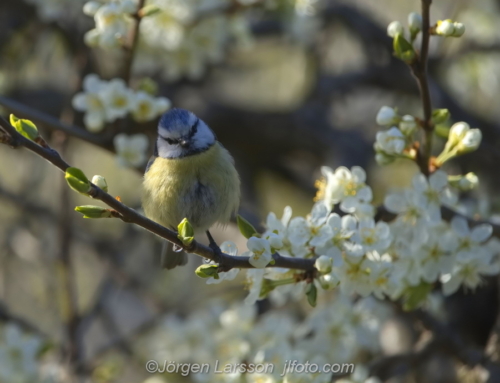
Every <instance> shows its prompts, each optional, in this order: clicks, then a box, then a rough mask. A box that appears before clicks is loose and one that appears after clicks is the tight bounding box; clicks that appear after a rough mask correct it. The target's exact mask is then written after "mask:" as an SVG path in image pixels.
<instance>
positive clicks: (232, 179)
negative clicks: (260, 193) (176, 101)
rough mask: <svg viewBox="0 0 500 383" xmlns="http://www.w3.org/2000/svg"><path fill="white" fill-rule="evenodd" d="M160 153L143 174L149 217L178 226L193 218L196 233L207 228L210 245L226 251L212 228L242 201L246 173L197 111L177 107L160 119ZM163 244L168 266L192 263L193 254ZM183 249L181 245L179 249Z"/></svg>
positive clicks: (164, 261) (156, 150)
mask: <svg viewBox="0 0 500 383" xmlns="http://www.w3.org/2000/svg"><path fill="white" fill-rule="evenodd" d="M157 133H158V135H157V138H156V141H155V146H154V153H153V155H152V157H151V158H150V160H149V162H148V164H147V166H146V171H145V173H144V178H143V193H142V207H143V210H144V213H145V215H146V217H148V218H149V219H151V220H153V221H155V222H157V223H159V224H160V225H163V226H165V227H168V228H170V229H172V230H177V226H178V224H179V223H180V222H181V221H182V220H183V219H184V218H187V219H188V221H189V222H190V224H191V225H192V226H193V229H194V231H195V236H196V235H197V234H199V233H202V232H205V233H206V235H207V237H208V239H209V242H210V247H212V248H213V249H214V250H215V251H220V248H218V246H217V244H216V243H215V241H214V239H213V237H212V236H211V234H210V232H209V228H210V227H211V226H212V225H213V224H215V223H220V224H222V225H225V224H227V223H228V222H229V220H230V219H231V217H232V216H233V215H234V214H235V213H236V211H237V210H238V207H239V202H240V178H239V175H238V172H237V170H236V168H235V164H234V159H233V157H232V156H231V154H230V153H229V151H228V150H227V149H226V148H224V146H222V144H221V143H220V142H219V141H217V137H216V135H215V133H214V132H213V131H212V130H211V129H210V127H209V126H208V125H207V124H206V123H205V122H204V121H203V120H201V119H200V118H199V117H197V116H196V115H195V114H194V113H192V112H191V111H188V110H185V109H181V108H174V109H171V110H169V111H168V112H166V113H165V114H163V115H162V116H161V118H160V120H159V123H158V132H157ZM167 244H168V242H167V241H165V243H164V246H163V249H162V266H163V267H165V268H167V269H173V268H175V267H176V266H179V265H184V264H186V263H187V255H186V254H184V253H180V252H178V251H177V252H175V251H174V252H169V251H168V247H167ZM178 250H179V249H178Z"/></svg>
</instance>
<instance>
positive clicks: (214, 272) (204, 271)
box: [195, 265, 219, 279]
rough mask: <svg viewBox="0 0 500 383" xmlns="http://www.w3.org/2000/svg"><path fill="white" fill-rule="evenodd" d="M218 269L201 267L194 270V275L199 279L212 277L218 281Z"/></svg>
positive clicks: (208, 266)
mask: <svg viewBox="0 0 500 383" xmlns="http://www.w3.org/2000/svg"><path fill="white" fill-rule="evenodd" d="M218 269H219V266H218V265H201V266H200V267H198V268H197V269H196V270H195V273H196V275H197V276H199V277H200V278H210V277H214V278H215V279H219V273H218Z"/></svg>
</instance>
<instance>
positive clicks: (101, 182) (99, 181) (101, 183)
mask: <svg viewBox="0 0 500 383" xmlns="http://www.w3.org/2000/svg"><path fill="white" fill-rule="evenodd" d="M92 183H93V184H94V185H95V186H97V187H98V188H100V189H102V190H103V191H105V192H106V193H107V192H108V183H107V182H106V178H104V177H103V176H99V175H95V176H94V177H92Z"/></svg>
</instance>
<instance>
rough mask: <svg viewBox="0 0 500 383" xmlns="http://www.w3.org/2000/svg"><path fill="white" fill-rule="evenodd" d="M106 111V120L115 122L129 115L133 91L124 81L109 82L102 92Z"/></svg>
mask: <svg viewBox="0 0 500 383" xmlns="http://www.w3.org/2000/svg"><path fill="white" fill-rule="evenodd" d="M100 97H101V99H102V101H103V103H104V108H105V109H106V120H107V121H108V122H113V121H115V120H116V119H118V118H123V117H125V116H126V115H127V113H128V111H129V109H130V106H131V104H132V97H133V94H132V91H131V90H130V89H129V88H128V87H127V85H126V84H125V81H123V80H122V79H118V78H116V79H113V80H111V81H109V82H108V83H107V84H106V85H105V86H104V87H103V88H102V89H101V91H100Z"/></svg>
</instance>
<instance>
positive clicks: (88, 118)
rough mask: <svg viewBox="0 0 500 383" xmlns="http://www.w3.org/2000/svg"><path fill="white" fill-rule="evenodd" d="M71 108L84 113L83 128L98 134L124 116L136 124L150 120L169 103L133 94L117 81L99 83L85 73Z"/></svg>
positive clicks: (168, 101) (147, 94) (161, 98)
mask: <svg viewBox="0 0 500 383" xmlns="http://www.w3.org/2000/svg"><path fill="white" fill-rule="evenodd" d="M73 107H74V108H75V109H76V110H79V111H82V112H85V117H84V121H85V126H86V127H87V129H88V130H89V131H91V132H99V131H101V130H102V129H103V128H104V126H105V124H106V123H109V122H113V121H115V120H116V119H119V118H124V117H126V116H127V114H128V113H130V114H131V115H132V117H133V118H134V120H135V121H137V122H146V121H151V120H153V119H155V118H156V117H158V116H159V115H161V114H162V113H163V112H165V111H167V110H168V109H170V107H171V102H170V100H169V99H167V98H165V97H154V96H152V95H151V94H149V93H146V92H144V91H137V92H136V91H133V90H132V89H130V88H128V87H127V85H126V84H125V82H124V81H123V80H121V79H118V78H116V79H113V80H111V81H104V80H101V79H100V78H99V77H98V76H97V75H95V74H89V75H87V76H86V77H85V79H84V80H83V92H81V93H78V94H77V95H75V97H74V98H73Z"/></svg>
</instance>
